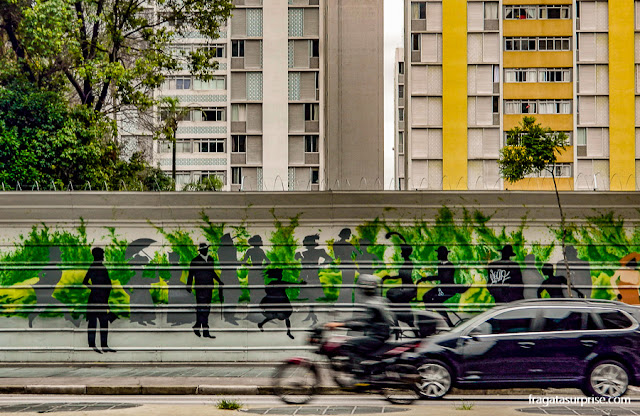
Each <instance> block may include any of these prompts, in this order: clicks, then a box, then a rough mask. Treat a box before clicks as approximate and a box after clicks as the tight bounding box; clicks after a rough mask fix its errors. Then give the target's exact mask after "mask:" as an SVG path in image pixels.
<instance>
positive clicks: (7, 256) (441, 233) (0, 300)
mask: <svg viewBox="0 0 640 416" xmlns="http://www.w3.org/2000/svg"><path fill="white" fill-rule="evenodd" d="M298 220H299V218H298V217H294V218H290V219H288V220H284V221H283V220H280V219H277V218H274V221H273V228H272V229H271V230H267V231H266V232H265V230H264V229H261V230H260V231H257V230H255V229H252V228H251V227H249V226H248V225H246V224H243V225H239V226H228V225H225V224H216V223H213V222H212V221H211V220H210V219H209V218H208V217H207V216H206V215H205V214H202V215H201V218H200V226H199V229H197V230H193V229H190V230H185V229H181V228H172V229H168V228H166V229H165V228H163V227H159V226H155V225H153V224H151V225H150V226H149V232H148V234H147V235H144V236H143V238H137V239H134V240H132V241H128V240H127V239H125V238H123V237H122V236H121V235H119V234H118V231H117V230H116V229H114V228H107V229H105V230H104V235H103V236H102V237H95V238H94V239H90V238H89V237H88V236H87V225H86V224H85V223H84V222H81V224H80V226H79V227H78V228H77V229H75V230H68V229H65V230H58V229H51V228H49V227H47V226H46V225H39V226H34V227H33V228H32V230H31V231H30V232H29V233H27V234H26V235H22V236H20V237H19V238H18V239H17V240H16V241H14V242H13V244H14V246H13V247H12V248H11V249H6V250H4V251H3V252H2V253H0V262H2V264H3V265H4V266H5V267H3V268H1V269H0V284H1V288H0V307H1V309H0V313H1V314H2V316H5V317H22V318H26V324H27V325H28V326H29V327H33V325H34V322H36V323H37V321H38V320H45V319H52V318H62V319H64V322H68V323H69V325H71V326H73V327H82V325H83V323H82V322H83V321H84V320H86V321H87V342H88V346H89V348H91V349H93V350H94V351H96V352H97V353H105V352H115V350H117V349H118V348H117V345H116V346H115V347H116V348H115V349H112V348H111V346H110V345H109V344H108V336H109V325H110V324H112V323H113V322H114V321H115V320H116V319H121V320H128V321H129V323H131V324H133V325H139V326H151V327H153V326H156V325H159V324H164V322H166V324H167V325H170V326H182V325H184V326H186V325H189V326H192V329H193V333H194V334H195V335H196V336H197V337H199V338H201V339H210V340H212V341H213V340H214V339H215V338H216V336H217V335H218V336H219V335H220V334H214V333H212V332H214V331H212V330H211V329H210V324H209V321H210V320H215V321H216V322H217V323H220V322H224V323H226V324H228V325H230V326H232V327H239V328H240V327H244V326H247V327H252V328H255V329H256V330H257V331H265V332H267V331H271V330H274V329H277V328H282V330H283V331H285V330H286V332H285V334H286V336H287V337H288V338H290V339H295V336H294V334H293V333H292V330H291V327H292V324H291V318H292V314H293V313H294V312H301V313H302V314H301V315H300V316H304V319H303V320H302V322H303V323H304V325H311V324H313V323H316V322H317V321H318V320H319V317H318V314H317V311H318V310H320V309H322V307H323V305H332V306H333V307H349V306H350V305H353V304H354V303H357V302H358V297H357V291H355V290H354V288H355V285H356V284H357V280H358V276H359V275H361V274H363V273H371V274H376V275H377V276H379V277H380V278H381V280H382V282H383V283H384V286H383V293H384V295H385V296H386V297H387V298H388V299H389V301H390V303H391V305H392V306H393V308H394V309H395V310H396V315H397V319H398V324H399V325H402V326H406V327H408V328H409V329H415V322H414V316H413V314H412V313H411V311H412V310H413V309H428V310H435V311H437V312H438V313H440V314H441V315H442V316H443V317H444V318H445V319H446V320H447V322H448V323H449V324H455V323H456V322H457V320H459V318H460V316H459V315H460V314H461V313H473V312H477V311H481V310H484V309H486V308H487V307H490V306H491V305H493V304H496V303H502V302H509V301H514V300H518V299H523V298H537V297H552V298H564V297H568V296H569V293H568V291H567V278H566V275H565V267H564V262H563V261H561V260H560V261H558V258H559V250H560V249H559V242H558V241H559V235H560V234H559V230H557V229H555V228H553V227H550V228H549V229H548V238H546V239H545V238H542V239H541V241H531V240H530V239H529V240H528V239H527V238H526V237H525V234H526V229H527V221H526V219H523V220H522V221H521V223H520V224H519V225H518V226H516V227H510V228H509V229H507V228H505V227H496V225H494V224H491V223H490V221H491V218H490V216H486V215H484V214H483V213H481V212H478V211H476V212H469V211H467V210H463V211H462V212H461V213H460V215H458V216H456V215H454V212H453V211H452V210H450V209H448V208H446V207H443V208H442V209H441V210H440V212H439V214H438V215H437V217H436V218H435V221H434V222H429V223H427V222H425V221H423V220H415V221H413V222H412V223H410V224H407V223H406V222H404V223H399V222H391V221H386V220H384V219H375V220H373V221H368V222H364V223H362V224H357V225H355V224H354V225H353V226H352V227H340V228H337V229H335V230H333V229H332V230H326V231H323V230H320V229H318V230H309V228H308V227H306V228H302V227H300V225H299V221H298ZM333 233H335V234H333ZM160 241H163V242H164V244H162V243H160ZM639 253H640V229H638V228H636V229H629V228H626V229H625V226H624V221H623V219H621V218H616V217H614V216H613V214H604V215H600V216H596V217H593V218H588V220H587V222H586V224H585V225H583V226H579V227H578V226H573V227H572V228H570V229H569V231H568V236H567V259H568V261H569V268H570V270H571V278H572V282H573V285H572V290H573V293H572V294H573V296H574V297H587V298H588V297H593V298H599V299H618V300H621V301H623V302H626V303H631V304H640V295H639V292H638V286H639V285H640V271H639V270H638V262H640V254H639ZM160 309H163V310H165V311H167V313H166V314H163V315H162V316H161V315H159V313H158V312H157V310H160ZM194 322H195V324H194ZM216 325H217V324H216ZM213 327H214V328H215V325H213ZM187 328H188V327H187ZM189 331H190V330H189ZM96 333H99V334H100V337H99V338H100V343H99V344H97V342H96ZM194 339H195V337H194Z"/></svg>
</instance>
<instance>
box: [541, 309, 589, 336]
mask: <svg viewBox="0 0 640 416" xmlns="http://www.w3.org/2000/svg"><path fill="white" fill-rule="evenodd" d="M541 312H542V317H541V318H542V324H541V330H542V331H544V332H551V331H580V330H582V329H584V323H586V322H585V318H586V317H585V313H584V312H583V311H576V310H571V309H569V308H545V309H542V311H541Z"/></svg>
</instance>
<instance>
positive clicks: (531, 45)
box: [504, 37, 536, 51]
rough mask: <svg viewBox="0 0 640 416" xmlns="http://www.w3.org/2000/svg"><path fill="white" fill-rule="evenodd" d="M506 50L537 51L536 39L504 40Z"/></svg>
mask: <svg viewBox="0 0 640 416" xmlns="http://www.w3.org/2000/svg"><path fill="white" fill-rule="evenodd" d="M504 49H505V50H506V51H535V50H536V38H515V37H505V38H504Z"/></svg>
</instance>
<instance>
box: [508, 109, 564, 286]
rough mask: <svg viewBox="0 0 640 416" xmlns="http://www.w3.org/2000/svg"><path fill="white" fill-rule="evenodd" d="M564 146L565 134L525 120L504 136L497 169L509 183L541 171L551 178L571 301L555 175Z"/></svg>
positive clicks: (562, 219)
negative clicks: (558, 158) (504, 141)
mask: <svg viewBox="0 0 640 416" xmlns="http://www.w3.org/2000/svg"><path fill="white" fill-rule="evenodd" d="M566 142H567V135H566V134H565V133H563V132H553V131H552V130H551V129H550V128H548V127H542V125H541V124H539V123H538V124H536V119H535V117H524V118H523V119H522V122H520V126H517V127H514V128H513V129H511V130H509V131H508V132H507V145H506V146H505V147H503V148H502V149H501V150H500V159H499V160H498V166H499V168H500V173H501V174H502V177H503V178H505V179H506V180H507V181H509V182H511V183H514V182H517V181H520V180H522V179H524V178H525V177H526V176H527V175H531V174H537V173H541V172H543V171H546V172H549V173H550V174H551V178H552V179H553V187H554V189H555V193H556V200H557V202H558V209H559V210H560V232H561V236H562V238H561V244H562V258H563V260H564V266H565V271H566V276H567V291H568V292H569V296H570V297H571V296H572V292H571V275H570V274H569V262H568V261H567V250H566V237H567V227H566V217H565V214H564V211H563V210H562V204H561V202H560V194H559V193H558V184H557V182H556V172H555V168H556V161H557V155H559V154H560V153H561V152H562V151H563V150H565V143H566Z"/></svg>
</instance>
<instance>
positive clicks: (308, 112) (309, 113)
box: [304, 104, 320, 121]
mask: <svg viewBox="0 0 640 416" xmlns="http://www.w3.org/2000/svg"><path fill="white" fill-rule="evenodd" d="M319 111H320V106H319V105H318V104H305V105H304V119H305V121H318V120H319V114H318V112H319Z"/></svg>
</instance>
